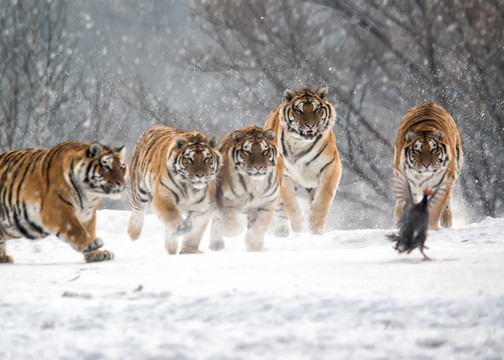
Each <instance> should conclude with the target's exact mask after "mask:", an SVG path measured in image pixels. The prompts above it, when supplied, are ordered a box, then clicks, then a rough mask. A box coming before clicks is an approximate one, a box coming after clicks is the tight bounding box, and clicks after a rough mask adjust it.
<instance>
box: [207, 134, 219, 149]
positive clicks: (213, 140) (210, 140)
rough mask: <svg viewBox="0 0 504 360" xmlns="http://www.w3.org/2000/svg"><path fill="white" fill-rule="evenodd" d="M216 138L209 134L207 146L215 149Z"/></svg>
mask: <svg viewBox="0 0 504 360" xmlns="http://www.w3.org/2000/svg"><path fill="white" fill-rule="evenodd" d="M217 142H218V141H217V138H216V137H215V136H209V137H208V138H207V143H208V146H210V147H211V148H213V149H215V148H217Z"/></svg>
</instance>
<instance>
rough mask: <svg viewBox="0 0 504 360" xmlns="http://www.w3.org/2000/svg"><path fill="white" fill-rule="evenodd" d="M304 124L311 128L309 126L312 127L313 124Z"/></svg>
mask: <svg viewBox="0 0 504 360" xmlns="http://www.w3.org/2000/svg"><path fill="white" fill-rule="evenodd" d="M305 125H306V126H308V127H309V128H310V129H311V128H312V127H313V125H315V124H312V123H306V124H305Z"/></svg>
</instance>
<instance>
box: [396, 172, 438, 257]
mask: <svg viewBox="0 0 504 360" xmlns="http://www.w3.org/2000/svg"><path fill="white" fill-rule="evenodd" d="M390 184H391V185H392V191H393V192H394V195H395V197H396V199H398V200H399V201H403V202H404V203H405V205H404V207H403V212H402V215H401V218H400V219H399V221H398V222H397V227H398V228H399V235H395V234H393V235H387V237H388V238H389V239H390V240H391V241H393V242H395V243H396V244H395V249H396V250H397V251H398V252H399V253H403V252H406V253H407V254H409V253H410V252H412V251H413V250H415V249H416V248H419V250H420V252H421V253H422V255H423V256H424V260H432V259H431V258H429V257H428V256H427V255H425V253H424V250H423V249H424V248H426V249H428V247H426V246H425V245H424V244H425V240H426V239H427V228H428V226H429V207H431V206H432V205H434V204H435V203H436V202H437V201H438V200H439V199H440V198H441V197H442V194H444V193H445V192H446V185H447V182H443V180H441V185H440V186H438V188H437V189H436V191H435V192H434V193H433V192H432V191H431V190H429V189H424V190H423V198H422V200H421V201H420V202H418V203H416V204H415V202H414V201H413V195H412V194H411V188H410V185H409V183H408V179H407V177H406V174H405V173H404V172H403V171H400V170H398V169H395V170H394V175H393V176H392V178H391V179H390ZM429 196H430V198H429Z"/></svg>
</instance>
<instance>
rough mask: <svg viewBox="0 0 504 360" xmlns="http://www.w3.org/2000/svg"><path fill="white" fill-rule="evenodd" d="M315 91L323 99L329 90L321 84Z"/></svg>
mask: <svg viewBox="0 0 504 360" xmlns="http://www.w3.org/2000/svg"><path fill="white" fill-rule="evenodd" d="M315 92H316V93H317V95H318V97H319V98H321V99H322V100H324V99H325V98H326V96H327V93H328V92H329V89H328V88H327V87H326V86H323V87H321V88H318V89H317V90H316V91H315Z"/></svg>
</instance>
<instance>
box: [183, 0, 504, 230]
mask: <svg viewBox="0 0 504 360" xmlns="http://www.w3.org/2000/svg"><path fill="white" fill-rule="evenodd" d="M194 12H195V18H196V21H197V22H198V23H200V24H201V27H202V30H203V32H204V33H205V34H206V35H207V36H209V37H210V38H211V40H212V42H211V44H210V45H208V46H206V47H203V48H196V47H194V48H191V47H190V45H189V50H188V51H187V54H188V55H187V56H186V57H185V59H184V60H185V61H187V62H188V63H190V64H191V65H192V67H193V68H194V69H198V70H199V71H201V72H204V73H207V74H215V77H216V78H219V79H225V80H224V81H220V83H221V84H222V88H221V91H222V93H226V94H234V96H235V101H236V103H237V104H238V106H239V107H241V108H242V109H247V111H256V112H258V111H260V112H261V113H262V114H263V116H264V119H265V117H266V115H267V113H268V112H269V111H270V110H271V109H273V108H274V107H276V106H277V105H278V104H279V103H280V102H281V101H282V98H281V96H280V94H281V93H282V91H283V90H284V89H285V88H300V87H318V86H320V85H328V86H329V87H330V92H332V93H333V94H335V95H336V96H335V101H334V102H336V104H337V105H338V107H337V110H338V112H339V116H338V121H337V123H336V126H335V133H336V138H337V141H338V147H339V149H340V153H341V158H342V161H343V165H344V172H343V178H342V184H341V185H340V190H338V193H337V196H336V200H335V207H337V205H336V204H337V203H338V201H339V200H338V199H343V200H347V201H348V206H350V207H351V208H352V211H351V213H352V214H358V215H357V216H353V217H354V218H355V217H357V218H359V221H357V222H355V223H354V224H356V225H363V224H364V223H366V222H367V220H368V219H369V218H370V217H372V218H373V219H375V221H372V222H371V223H374V224H383V223H384V222H387V221H388V222H389V223H390V220H389V219H390V218H391V217H390V213H391V203H392V202H391V194H390V191H389V188H388V184H387V178H388V176H389V174H390V166H391V164H392V158H393V151H394V150H393V146H392V143H393V141H394V139H395V135H396V131H397V130H396V129H397V126H398V125H399V122H400V120H401V118H402V116H403V115H404V113H405V112H406V111H407V110H408V109H409V108H410V107H412V106H414V105H416V104H418V103H420V102H425V101H432V102H437V103H439V104H440V105H442V106H444V107H445V108H446V109H447V110H448V111H449V112H450V113H451V114H452V116H453V117H454V118H455V120H456V121H457V123H458V125H459V129H460V131H461V134H462V137H463V146H464V150H465V154H466V160H467V161H466V163H465V168H464V172H463V174H462V178H461V182H460V187H461V188H462V195H463V198H465V199H466V200H467V201H468V203H470V204H472V206H473V208H474V209H475V210H476V211H477V212H478V213H479V214H480V215H491V216H495V215H497V214H499V213H502V212H503V211H504V203H503V202H504V201H503V200H504V199H503V197H504V193H503V192H502V191H501V189H502V181H503V180H502V179H501V178H502V176H501V175H500V173H499V172H500V171H501V170H500V169H502V166H503V165H504V164H503V162H504V160H503V158H502V157H498V156H496V154H495V153H493V151H494V150H495V151H497V152H499V153H501V152H502V151H503V150H504V145H503V144H504V142H503V136H504V135H503V134H504V131H503V130H502V129H504V127H503V123H502V104H501V103H500V102H499V101H498V100H497V99H502V98H503V97H502V95H503V94H502V92H503V89H504V87H503V86H502V85H503V76H504V75H503V73H502V71H501V70H499V69H502V68H503V64H502V62H503V58H504V57H503V56H502V55H503V48H502V47H500V46H499V44H500V42H501V40H499V39H500V37H501V36H502V33H503V26H504V25H503V24H504V23H503V22H502V18H503V16H504V12H503V9H502V5H501V2H499V1H490V2H485V3H484V4H482V3H478V4H477V5H475V4H473V3H472V2H468V1H463V0H449V1H432V2H422V1H412V2H411V1H410V2H403V1H399V0H397V1H394V0H392V1H381V0H376V1H371V2H369V1H350V0H347V1H345V0H343V1H329V0H313V1H301V0H270V1H248V2H234V1H231V0H219V1H212V0H210V1H205V2H196V3H194ZM485 149H486V151H485ZM496 165H497V166H496ZM354 209H355V211H356V212H354V211H353V210H354ZM359 215H360V216H359Z"/></svg>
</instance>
